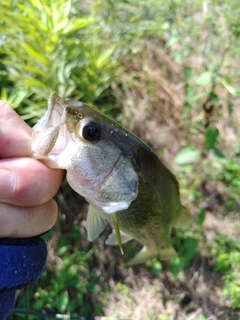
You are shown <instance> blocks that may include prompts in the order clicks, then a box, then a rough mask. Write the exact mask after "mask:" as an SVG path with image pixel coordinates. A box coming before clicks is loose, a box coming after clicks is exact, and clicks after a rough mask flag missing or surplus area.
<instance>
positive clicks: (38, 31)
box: [0, 0, 119, 118]
mask: <svg viewBox="0 0 240 320" xmlns="http://www.w3.org/2000/svg"><path fill="white" fill-rule="evenodd" d="M0 18H1V29H2V34H1V42H2V45H1V52H2V53H3V54H4V57H3V59H2V64H3V65H4V66H5V70H3V71H2V73H4V74H5V75H6V74H8V77H9V79H10V80H11V81H12V82H13V83H14V87H15V88H14V89H13V90H15V91H14V92H13V93H10V98H9V99H8V101H9V102H10V103H11V102H12V96H14V95H15V94H17V95H21V92H23V91H26V92H27V93H26V94H25V97H24V98H29V97H30V96H31V101H32V100H34V101H35V104H34V105H33V104H32V102H31V101H30V100H29V99H25V100H24V99H22V100H18V101H16V99H14V102H15V104H14V105H15V106H16V107H17V106H18V107H19V105H20V102H21V103H22V104H23V105H24V104H25V105H26V106H25V109H24V110H22V109H21V107H19V108H18V111H19V112H20V113H23V114H25V118H26V117H28V118H32V117H36V116H37V117H39V116H40V115H41V114H42V113H43V111H44V109H45V101H46V97H47V96H48V95H49V93H50V92H51V91H57V92H58V93H59V94H60V95H61V96H70V95H71V97H72V98H75V99H77V100H78V99H80V98H81V99H83V100H85V101H88V102H94V101H95V100H96V99H97V98H98V97H99V96H100V95H101V94H102V93H103V91H104V90H106V89H107V88H108V86H109V85H110V83H111V81H112V79H113V76H115V75H116V73H117V72H118V71H119V69H118V68H117V67H118V62H117V56H116V55H115V54H114V51H115V45H114V44H112V45H111V46H109V45H106V43H104V41H101V40H100V38H99V29H98V28H97V26H96V21H95V20H94V19H93V18H92V17H91V16H88V17H84V16H83V15H81V13H80V10H79V8H78V7H77V6H76V3H74V2H73V1H72V0H67V1H64V2H63V1H61V0H55V1H52V2H49V1H46V0H38V1H35V0H34V1H33V0H30V1H11V2H9V1H5V0H3V1H2V2H1V5H0ZM16 90H17V91H19V93H18V92H17V93H16ZM8 91H11V88H9V87H7V88H6V89H5V90H4V91H3V92H2V98H3V99H6V92H8ZM7 98H8V97H7ZM16 102H17V104H16ZM30 104H31V107H29V106H30ZM43 108H44V109H43ZM34 112H35V113H34Z"/></svg>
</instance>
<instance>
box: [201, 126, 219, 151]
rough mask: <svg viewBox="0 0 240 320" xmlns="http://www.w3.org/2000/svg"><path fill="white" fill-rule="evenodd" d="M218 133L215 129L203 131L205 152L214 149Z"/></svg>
mask: <svg viewBox="0 0 240 320" xmlns="http://www.w3.org/2000/svg"><path fill="white" fill-rule="evenodd" d="M218 136H219V132H218V129H217V128H212V127H208V128H207V129H206V131H205V143H204V147H205V149H206V150H211V149H212V148H214V147H215V144H216V143H217V142H218Z"/></svg>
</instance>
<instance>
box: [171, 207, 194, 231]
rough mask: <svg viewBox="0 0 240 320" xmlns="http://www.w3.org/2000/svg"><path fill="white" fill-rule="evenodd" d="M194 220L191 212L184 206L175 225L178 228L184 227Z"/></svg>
mask: <svg viewBox="0 0 240 320" xmlns="http://www.w3.org/2000/svg"><path fill="white" fill-rule="evenodd" d="M191 221H192V216H191V214H190V212H189V211H188V210H187V209H186V208H185V207H184V206H182V208H181V210H180V214H179V216H178V218H177V221H176V222H175V225H174V227H176V228H182V227H185V226H187V225H189V224H190V223H191Z"/></svg>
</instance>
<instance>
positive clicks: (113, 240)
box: [105, 230, 133, 245]
mask: <svg viewBox="0 0 240 320" xmlns="http://www.w3.org/2000/svg"><path fill="white" fill-rule="evenodd" d="M120 235H121V239H122V243H126V242H128V241H130V240H132V239H133V238H132V237H130V236H129V235H128V234H126V233H125V232H123V231H122V230H120ZM105 243H106V244H109V245H117V244H118V241H117V236H116V232H115V230H113V231H112V233H111V234H110V236H109V237H108V238H107V240H106V242H105Z"/></svg>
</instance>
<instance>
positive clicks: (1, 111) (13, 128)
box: [0, 101, 33, 158]
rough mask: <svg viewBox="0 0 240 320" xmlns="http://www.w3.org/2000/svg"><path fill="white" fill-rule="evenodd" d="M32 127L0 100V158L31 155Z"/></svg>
mask: <svg viewBox="0 0 240 320" xmlns="http://www.w3.org/2000/svg"><path fill="white" fill-rule="evenodd" d="M32 143H33V138H32V129H31V128H30V127H29V126H28V125H27V124H26V123H25V122H24V121H23V120H22V119H21V118H20V117H19V115H18V114H17V113H16V112H15V111H14V110H13V109H12V108H11V107H10V106H9V105H8V104H6V103H5V102H3V101H0V146H1V148H0V158H11V157H20V156H21V157H22V156H25V157H27V156H31V155H32V153H33V152H32V148H31V145H32Z"/></svg>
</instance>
